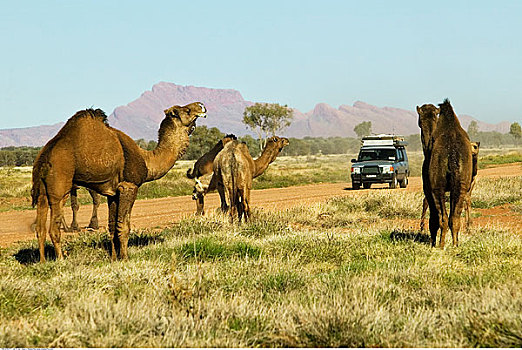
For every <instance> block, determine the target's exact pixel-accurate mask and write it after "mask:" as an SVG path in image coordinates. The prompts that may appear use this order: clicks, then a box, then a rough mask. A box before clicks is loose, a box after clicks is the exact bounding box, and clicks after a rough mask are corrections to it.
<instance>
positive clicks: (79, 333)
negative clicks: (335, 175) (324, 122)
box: [0, 179, 522, 347]
mask: <svg viewBox="0 0 522 350" xmlns="http://www.w3.org/2000/svg"><path fill="white" fill-rule="evenodd" d="M497 181H501V182H502V181H509V179H499V180H497ZM482 185H484V183H482V182H480V183H478V184H477V192H480V191H482V189H481V186H482ZM518 200H522V198H518ZM421 201H422V196H421V194H420V193H406V192H399V191H391V190H382V191H375V192H372V191H371V192H368V193H366V194H361V196H358V197H336V198H332V199H331V200H329V201H327V202H324V203H317V204H314V205H309V206H302V207H297V208H293V209H289V210H285V211H281V212H276V213H268V212H264V211H259V210H257V211H255V212H254V214H253V218H254V219H253V220H252V221H251V222H250V223H248V224H243V225H237V224H235V225H230V224H229V223H228V220H227V217H226V216H222V215H217V214H211V215H210V216H208V217H204V218H192V219H187V220H184V221H182V222H181V223H179V224H177V225H174V226H172V227H168V228H166V229H164V230H162V231H140V232H134V233H133V235H132V237H131V240H130V248H129V254H130V260H129V261H127V262H117V263H110V262H109V253H108V249H109V241H108V238H107V235H106V233H104V232H94V233H83V234H80V235H79V236H76V237H69V238H68V239H67V241H66V243H65V250H66V251H67V258H66V259H65V260H64V261H53V250H52V248H51V246H50V245H49V246H48V248H49V249H48V252H47V254H48V257H49V258H50V261H49V262H48V263H46V264H38V263H36V261H37V260H38V253H37V244H36V242H35V241H33V242H28V243H23V244H20V245H18V246H15V247H11V248H9V249H3V250H1V251H0V270H1V271H2V274H1V276H0V324H2V327H0V345H1V346H3V347H338V346H348V347H477V346H480V347H483V346H484V347H486V346H487V347H513V346H514V347H516V346H520V345H521V344H522V318H521V317H520V315H521V314H522V289H521V288H520V285H521V284H522V254H521V252H522V237H521V236H520V235H516V234H513V232H509V231H506V230H503V229H501V228H499V229H484V230H472V231H471V233H469V234H463V235H462V236H461V245H460V246H459V247H458V248H455V247H452V246H451V244H449V246H448V247H447V248H446V250H444V251H441V250H439V249H432V248H430V246H429V243H428V238H427V237H426V236H424V235H420V234H419V233H418V232H416V231H407V230H404V229H401V228H400V227H397V226H396V220H397V219H401V218H404V217H407V218H413V219H415V218H418V216H419V212H420V206H421Z"/></svg>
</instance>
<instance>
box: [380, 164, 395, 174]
mask: <svg viewBox="0 0 522 350" xmlns="http://www.w3.org/2000/svg"><path fill="white" fill-rule="evenodd" d="M382 172H383V174H390V173H393V166H392V165H383V166H382Z"/></svg>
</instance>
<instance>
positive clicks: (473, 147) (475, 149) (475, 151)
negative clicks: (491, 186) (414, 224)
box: [420, 142, 480, 232]
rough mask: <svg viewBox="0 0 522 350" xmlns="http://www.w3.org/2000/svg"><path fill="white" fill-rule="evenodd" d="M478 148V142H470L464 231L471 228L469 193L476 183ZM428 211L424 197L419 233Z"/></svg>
mask: <svg viewBox="0 0 522 350" xmlns="http://www.w3.org/2000/svg"><path fill="white" fill-rule="evenodd" d="M479 148H480V142H471V154H472V157H473V173H472V177H471V187H470V188H469V191H468V192H467V194H466V198H465V203H464V211H465V214H464V215H465V216H466V229H467V230H469V228H470V226H471V192H472V191H473V189H474V188H475V182H476V176H477V172H478V153H479ZM427 210H428V200H427V199H426V197H424V200H423V202H422V214H421V220H420V230H421V232H424V227H425V219H426V212H427Z"/></svg>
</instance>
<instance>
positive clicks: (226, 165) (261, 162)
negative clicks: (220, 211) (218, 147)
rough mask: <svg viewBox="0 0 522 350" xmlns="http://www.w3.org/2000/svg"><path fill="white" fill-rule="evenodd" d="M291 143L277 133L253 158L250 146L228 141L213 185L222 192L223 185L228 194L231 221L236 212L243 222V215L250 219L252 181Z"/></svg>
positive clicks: (217, 167) (213, 176)
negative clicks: (257, 155)
mask: <svg viewBox="0 0 522 350" xmlns="http://www.w3.org/2000/svg"><path fill="white" fill-rule="evenodd" d="M288 144H289V141H288V139H287V138H284V137H277V136H273V137H271V138H269V139H268V140H267V143H266V146H265V148H264V150H263V152H262V153H261V155H260V156H259V158H257V159H256V160H253V159H252V156H251V155H250V152H249V151H248V147H247V145H246V144H245V143H243V142H239V141H237V140H236V141H232V142H229V143H228V144H226V145H225V147H224V148H223V150H222V151H221V152H219V154H218V155H217V156H216V159H215V160H214V174H213V175H212V180H211V184H212V182H214V183H215V186H216V188H218V191H219V190H220V188H222V189H223V192H224V193H225V194H226V195H227V196H228V201H229V203H230V210H229V213H230V221H231V222H233V220H234V216H235V215H237V216H238V219H239V222H241V218H242V217H243V216H244V217H245V222H246V221H248V219H249V218H250V191H251V189H252V180H253V179H254V178H255V177H257V176H259V175H261V174H263V172H264V171H265V170H266V169H267V168H268V165H269V164H270V163H272V162H273V161H274V160H275V159H276V157H277V156H278V155H279V153H281V150H282V149H283V147H285V146H286V145H288ZM209 187H211V185H209ZM220 193H221V192H220Z"/></svg>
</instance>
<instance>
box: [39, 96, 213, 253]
mask: <svg viewBox="0 0 522 350" xmlns="http://www.w3.org/2000/svg"><path fill="white" fill-rule="evenodd" d="M204 116H206V108H205V106H204V105H203V104H202V103H199V102H195V103H191V104H188V105H186V106H173V107H171V108H168V109H166V110H165V118H164V119H163V121H162V122H161V125H160V129H159V132H158V138H159V140H158V145H157V147H156V149H154V150H152V151H146V150H143V149H141V148H140V147H139V146H138V145H137V144H136V143H135V142H134V140H132V139H131V138H130V137H129V136H127V135H126V134H124V133H123V132H121V131H119V130H117V129H114V128H112V127H110V126H109V125H108V123H107V116H106V115H105V113H104V112H103V111H102V110H101V109H96V110H93V109H87V110H82V111H79V112H77V113H76V114H75V115H74V116H72V117H71V118H69V120H68V121H67V123H65V125H64V126H63V127H62V129H60V131H59V132H58V134H57V135H56V136H55V137H53V138H52V139H51V140H50V141H49V142H48V143H47V144H46V145H45V146H44V147H43V148H42V150H41V151H40V154H39V156H38V158H37V159H38V160H37V161H35V163H34V165H33V179H32V182H33V187H32V190H31V195H32V199H33V206H37V222H36V234H37V237H38V245H39V249H40V262H44V261H45V255H44V247H45V238H46V232H45V231H46V221H47V212H48V210H49V208H50V209H51V224H50V227H49V235H50V236H51V240H52V242H53V245H54V249H55V252H56V256H57V258H58V259H62V258H63V254H62V248H61V234H60V223H61V221H62V218H63V213H62V207H63V201H64V199H65V198H66V196H67V195H68V194H69V193H70V192H71V190H72V188H73V186H74V185H76V186H83V187H86V188H89V189H91V190H93V191H95V192H97V193H100V194H102V195H104V196H107V203H108V207H109V224H108V227H109V232H110V234H111V258H112V260H116V259H117V258H118V257H119V258H120V259H127V258H128V252H127V246H128V241H129V232H130V216H131V211H132V207H133V205H134V201H135V200H136V195H137V193H138V188H139V187H140V186H141V185H142V184H143V183H145V182H148V181H153V180H156V179H159V178H161V177H162V176H163V175H165V174H166V173H167V172H168V171H169V170H170V168H172V166H173V165H174V163H175V162H176V161H177V160H178V159H179V158H180V157H181V156H182V155H183V154H184V152H185V151H186V149H187V147H188V144H189V135H190V134H191V133H192V131H194V128H195V124H196V119H197V118H198V117H204Z"/></svg>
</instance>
